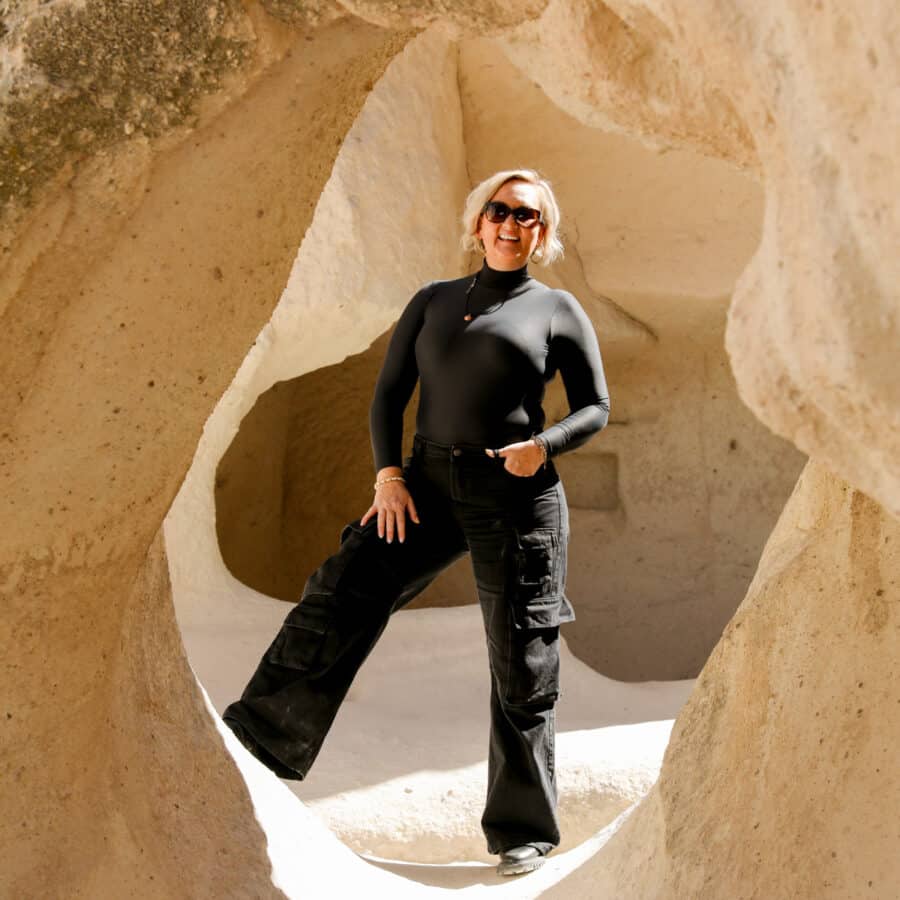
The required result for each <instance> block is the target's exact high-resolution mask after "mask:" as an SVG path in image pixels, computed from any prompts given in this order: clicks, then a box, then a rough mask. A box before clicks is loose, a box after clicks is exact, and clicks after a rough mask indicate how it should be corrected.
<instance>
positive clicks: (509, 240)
mask: <svg viewBox="0 0 900 900" xmlns="http://www.w3.org/2000/svg"><path fill="white" fill-rule="evenodd" d="M498 240H501V241H506V242H507V243H512V242H515V243H518V241H519V239H518V238H517V237H507V236H506V235H504V234H501V235H500V236H499V237H498Z"/></svg>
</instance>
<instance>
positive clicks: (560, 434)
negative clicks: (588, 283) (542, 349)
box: [539, 293, 609, 456]
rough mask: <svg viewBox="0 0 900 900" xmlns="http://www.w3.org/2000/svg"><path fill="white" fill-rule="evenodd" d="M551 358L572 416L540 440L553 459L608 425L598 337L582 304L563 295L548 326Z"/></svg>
mask: <svg viewBox="0 0 900 900" xmlns="http://www.w3.org/2000/svg"><path fill="white" fill-rule="evenodd" d="M550 355H551V358H552V359H553V362H554V364H555V366H556V367H557V368H558V370H559V373H560V375H561V376H562V379H563V384H564V385H565V389H566V397H567V398H568V401H569V409H570V410H571V412H570V413H569V415H567V416H566V417H565V418H564V419H562V420H561V421H560V422H557V423H556V424H555V425H551V426H550V427H549V428H547V429H546V430H545V431H542V432H541V434H540V435H539V437H540V438H541V439H542V440H544V441H545V442H546V444H547V452H548V454H550V455H552V456H555V455H557V454H559V453H563V452H565V451H566V450H574V449H575V448H576V447H580V446H581V445H582V444H584V443H585V442H586V441H587V440H588V438H590V437H591V436H592V435H594V434H596V433H597V432H598V431H600V429H601V428H603V427H604V426H605V425H606V423H607V422H608V421H609V393H608V390H607V387H606V376H605V375H604V373H603V361H602V359H601V358H600V347H599V345H598V344H597V335H596V333H595V332H594V327H593V325H592V324H591V320H590V319H589V318H588V315H587V313H586V312H585V311H584V309H582V307H581V304H580V303H579V302H578V301H577V300H576V299H575V298H574V297H573V296H572V295H571V294H568V293H563V294H562V296H561V298H560V301H559V303H558V304H557V307H556V310H555V311H554V313H553V318H552V319H551V322H550Z"/></svg>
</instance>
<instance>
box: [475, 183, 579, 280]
mask: <svg viewBox="0 0 900 900" xmlns="http://www.w3.org/2000/svg"><path fill="white" fill-rule="evenodd" d="M508 181H527V182H528V183H529V184H533V185H535V186H536V187H537V188H538V191H539V195H540V198H541V200H540V210H541V221H542V223H543V224H544V239H543V241H542V242H541V245H540V247H538V248H537V250H535V251H534V253H533V254H532V259H533V260H534V261H535V262H539V263H540V264H541V265H544V266H549V265H550V263H552V262H553V261H554V260H557V259H561V258H562V255H563V245H562V241H561V240H560V239H559V233H558V232H559V204H558V203H557V202H556V197H555V196H554V195H553V188H552V187H551V186H550V182H549V181H547V179H546V178H543V177H541V175H540V173H538V172H535V171H534V169H507V170H506V171H504V172H496V173H494V174H493V175H491V176H490V178H485V179H484V181H482V182H481V184H478V185H476V186H475V187H474V188H473V189H472V192H471V193H470V194H469V196H468V197H466V205H465V208H464V209H463V214H462V226H463V233H462V239H461V241H460V244H461V245H462V248H463V250H469V251H474V252H476V253H484V245H483V244H482V243H481V241H480V240H479V239H478V237H477V236H476V234H475V231H476V230H477V228H478V220H479V218H480V217H481V213H482V212H483V210H484V206H485V204H486V203H488V202H489V201H490V199H491V197H493V196H494V194H496V193H497V191H499V190H500V188H501V187H503V185H504V184H506V183H507V182H508Z"/></svg>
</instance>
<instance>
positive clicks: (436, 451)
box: [413, 434, 490, 459]
mask: <svg viewBox="0 0 900 900" xmlns="http://www.w3.org/2000/svg"><path fill="white" fill-rule="evenodd" d="M485 449H486V448H485V446H484V445H483V444H465V443H460V444H441V443H439V442H438V441H430V440H428V438H425V437H422V435H421V434H416V436H415V437H414V438H413V453H414V454H423V455H426V456H440V457H447V456H456V457H461V456H469V457H476V458H479V459H490V457H488V456H487V455H486V454H485V452H484V451H485Z"/></svg>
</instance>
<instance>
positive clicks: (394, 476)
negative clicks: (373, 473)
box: [373, 475, 406, 491]
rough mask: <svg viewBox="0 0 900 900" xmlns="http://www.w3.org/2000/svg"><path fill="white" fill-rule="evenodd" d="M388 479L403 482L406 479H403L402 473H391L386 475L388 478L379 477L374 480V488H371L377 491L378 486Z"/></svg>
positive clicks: (385, 482)
mask: <svg viewBox="0 0 900 900" xmlns="http://www.w3.org/2000/svg"><path fill="white" fill-rule="evenodd" d="M389 481H403V482H405V481H406V479H405V478H404V477H403V476H402V475H391V476H390V477H388V478H381V479H379V480H378V481H376V482H375V485H374V488H373V489H374V490H376V491H377V490H378V488H380V487H381V486H382V485H383V484H387V483H388V482H389Z"/></svg>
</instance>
